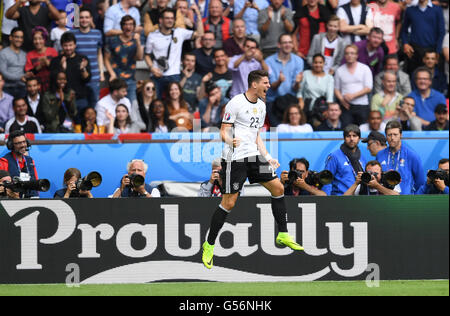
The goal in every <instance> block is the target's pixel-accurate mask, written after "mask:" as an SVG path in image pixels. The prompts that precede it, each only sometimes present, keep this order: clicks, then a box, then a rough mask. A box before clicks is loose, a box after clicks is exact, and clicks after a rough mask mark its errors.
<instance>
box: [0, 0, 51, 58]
mask: <svg viewBox="0 0 450 316" xmlns="http://www.w3.org/2000/svg"><path fill="white" fill-rule="evenodd" d="M27 2H28V3H29V5H28V6H26V5H25V4H26V3H27ZM5 16H6V17H7V18H8V19H11V20H16V21H17V23H18V25H19V28H20V29H21V30H22V31H23V32H24V44H23V49H24V50H25V51H26V52H29V51H31V50H32V49H33V44H34V40H33V34H34V31H33V30H34V29H35V28H36V27H42V28H45V29H46V32H47V39H48V34H49V33H50V27H51V22H52V20H54V21H56V20H58V19H59V12H58V9H56V8H55V6H53V4H52V3H51V1H50V0H18V1H16V3H15V4H14V5H13V6H11V7H10V8H9V9H8V10H7V11H6V14H5Z"/></svg>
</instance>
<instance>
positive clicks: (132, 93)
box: [125, 79, 136, 103]
mask: <svg viewBox="0 0 450 316" xmlns="http://www.w3.org/2000/svg"><path fill="white" fill-rule="evenodd" d="M125 82H126V83H127V85H128V89H127V98H128V100H130V102H131V103H133V101H135V100H136V80H134V79H127V80H125Z"/></svg>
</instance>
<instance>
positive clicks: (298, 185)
mask: <svg viewBox="0 0 450 316" xmlns="http://www.w3.org/2000/svg"><path fill="white" fill-rule="evenodd" d="M289 171H290V172H288V171H283V172H282V173H281V183H283V184H284V187H285V190H284V194H285V195H292V196H299V195H317V196H326V195H327V194H326V193H325V192H324V191H322V190H321V188H322V185H319V186H318V187H316V186H314V185H311V184H309V183H307V178H308V176H309V162H308V160H306V159H305V158H300V159H297V158H296V159H293V160H292V161H291V162H290V163H289ZM293 171H294V172H295V173H296V174H297V177H296V179H295V180H294V179H293V178H291V177H292V176H291V175H293V173H292V172H293Z"/></svg>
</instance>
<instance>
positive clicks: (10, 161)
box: [0, 131, 39, 198]
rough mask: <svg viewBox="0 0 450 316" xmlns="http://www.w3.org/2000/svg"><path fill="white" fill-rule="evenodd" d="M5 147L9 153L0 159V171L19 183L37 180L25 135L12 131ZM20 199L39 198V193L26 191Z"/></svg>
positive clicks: (21, 132)
mask: <svg viewBox="0 0 450 316" xmlns="http://www.w3.org/2000/svg"><path fill="white" fill-rule="evenodd" d="M6 147H7V148H8V150H10V151H11V152H10V153H8V154H6V155H5V156H3V158H1V159H0V170H6V171H8V172H9V174H10V176H11V178H14V177H18V178H20V180H21V181H30V180H38V175H37V171H36V166H35V164H34V160H33V158H31V157H30V156H28V153H27V152H28V150H29V148H30V147H31V144H30V142H29V141H28V139H27V138H26V136H25V133H24V132H23V131H14V132H12V133H11V134H9V137H8V140H7V141H6ZM21 197H25V198H29V197H39V193H38V192H37V191H35V190H26V191H25V192H23V193H22V194H21Z"/></svg>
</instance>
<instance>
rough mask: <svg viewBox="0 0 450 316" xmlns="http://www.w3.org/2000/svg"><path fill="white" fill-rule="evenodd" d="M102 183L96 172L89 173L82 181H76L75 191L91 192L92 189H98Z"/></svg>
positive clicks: (99, 175)
mask: <svg viewBox="0 0 450 316" xmlns="http://www.w3.org/2000/svg"><path fill="white" fill-rule="evenodd" d="M101 183H102V176H101V174H100V173H98V172H97V171H92V172H90V173H89V174H88V175H87V176H85V177H84V178H82V179H78V181H77V182H76V183H75V186H76V189H75V191H77V192H80V191H91V190H92V188H93V187H98V186H99V185H100V184H101Z"/></svg>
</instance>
